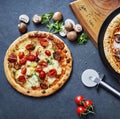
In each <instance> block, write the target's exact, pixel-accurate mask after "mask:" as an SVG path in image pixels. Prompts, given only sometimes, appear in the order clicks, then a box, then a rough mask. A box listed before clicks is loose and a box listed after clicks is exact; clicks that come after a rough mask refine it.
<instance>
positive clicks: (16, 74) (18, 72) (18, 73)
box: [15, 69, 22, 79]
mask: <svg viewBox="0 0 120 119" xmlns="http://www.w3.org/2000/svg"><path fill="white" fill-rule="evenodd" d="M20 75H22V73H21V69H19V70H16V72H15V79H18V77H19V76H20Z"/></svg>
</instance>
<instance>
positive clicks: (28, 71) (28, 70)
mask: <svg viewBox="0 0 120 119" xmlns="http://www.w3.org/2000/svg"><path fill="white" fill-rule="evenodd" d="M34 74H35V68H33V67H27V72H26V75H27V76H32V75H34Z"/></svg>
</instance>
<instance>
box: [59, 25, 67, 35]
mask: <svg viewBox="0 0 120 119" xmlns="http://www.w3.org/2000/svg"><path fill="white" fill-rule="evenodd" d="M59 34H60V36H62V37H65V36H66V35H67V31H66V29H65V27H64V26H62V31H60V32H59Z"/></svg>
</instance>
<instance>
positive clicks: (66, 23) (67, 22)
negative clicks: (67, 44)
mask: <svg viewBox="0 0 120 119" xmlns="http://www.w3.org/2000/svg"><path fill="white" fill-rule="evenodd" d="M70 24H72V25H71V29H73V28H74V27H75V22H74V21H73V20H72V19H66V20H65V25H67V26H68V25H69V26H70ZM66 30H67V29H66Z"/></svg>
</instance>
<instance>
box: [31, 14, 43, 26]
mask: <svg viewBox="0 0 120 119" xmlns="http://www.w3.org/2000/svg"><path fill="white" fill-rule="evenodd" d="M41 21H42V17H41V16H40V15H38V14H35V15H34V16H33V18H32V22H33V23H34V24H39V23H41Z"/></svg>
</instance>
